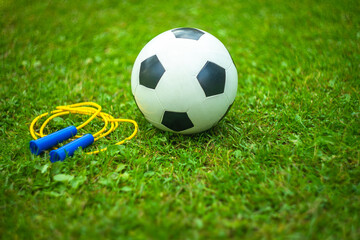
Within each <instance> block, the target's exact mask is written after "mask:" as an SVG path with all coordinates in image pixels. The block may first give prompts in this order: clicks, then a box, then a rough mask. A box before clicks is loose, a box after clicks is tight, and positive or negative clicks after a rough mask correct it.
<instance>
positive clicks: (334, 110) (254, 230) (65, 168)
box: [0, 0, 360, 239]
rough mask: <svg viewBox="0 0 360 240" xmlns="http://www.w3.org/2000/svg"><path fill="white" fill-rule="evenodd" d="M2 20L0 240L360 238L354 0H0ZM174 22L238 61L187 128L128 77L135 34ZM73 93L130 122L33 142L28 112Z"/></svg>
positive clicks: (359, 8)
mask: <svg viewBox="0 0 360 240" xmlns="http://www.w3.org/2000/svg"><path fill="white" fill-rule="evenodd" d="M0 24H1V25H0V26H1V29H0V31H1V39H0V58H1V70H0V74H1V75H0V76H1V81H0V130H1V131H0V153H1V155H0V182H1V184H0V238H3V239H49V238H50V239H95V238H119V239H123V238H124V239H144V238H145V239H220V238H230V239H239V238H242V239H260V238H261V239H285V238H286V239H359V236H360V224H359V223H360V219H359V218H360V217H359V212H360V204H359V202H360V186H359V182H360V170H359V159H360V141H359V135H360V132H359V129H360V121H359V115H360V108H359V90H360V89H359V85H360V74H359V73H360V5H359V4H358V2H357V1H349V0H345V1H340V0H330V1H318V0H317V1H310V0H309V1H307V0H304V1H284V0H274V1H262V0H254V1H235V0H225V1H189V0H184V1H153V2H148V1H101V0H98V1H8V0H5V1H4V0H0ZM176 27H196V28H200V29H203V30H205V31H207V32H210V33H212V34H213V35H215V36H216V37H218V38H219V39H220V40H221V41H222V42H223V43H224V44H225V46H226V47H227V48H228V50H229V52H230V53H231V55H232V57H233V59H234V61H235V63H236V66H237V69H238V74H239V89H238V95H237V97H236V100H235V103H234V105H233V107H232V109H231V111H230V112H229V113H228V115H227V117H226V118H225V119H224V120H223V121H222V122H221V123H220V124H219V125H218V126H217V127H215V128H214V129H212V130H210V131H208V132H205V133H202V134H198V135H194V136H190V137H189V136H178V135H176V134H171V133H166V132H162V131H159V130H156V129H155V128H153V127H152V126H151V125H150V124H149V123H147V122H146V121H145V120H144V119H143V117H142V115H141V113H140V112H139V111H138V109H137V107H136V104H135V102H134V101H133V98H132V95H131V91H130V74H131V68H132V64H133V62H134V61H135V58H136V56H137V54H138V53H139V52H140V50H141V48H142V47H143V46H144V45H145V44H146V43H147V42H148V41H149V40H150V39H152V38H153V37H155V36H156V35H158V34H159V33H161V32H163V31H166V30H169V29H172V28H176ZM80 101H95V102H98V103H99V104H101V105H103V106H104V110H105V111H106V112H109V113H112V114H113V115H114V116H116V117H127V118H133V119H135V120H137V121H138V122H139V126H140V132H139V134H138V136H137V137H136V139H135V140H134V141H131V142H129V143H127V144H126V145H124V146H122V147H117V148H115V147H113V148H111V149H110V150H109V151H107V152H105V153H102V154H99V155H97V156H87V155H85V154H82V153H77V154H76V156H75V157H73V158H71V159H68V160H66V161H65V162H62V163H55V164H50V162H49V160H48V154H45V155H43V156H39V157H35V156H32V155H30V151H29V150H28V142H29V140H30V139H31V137H30V134H29V132H28V128H29V124H30V122H31V120H32V119H33V118H34V117H35V116H36V115H37V114H39V113H43V112H46V111H49V110H52V109H53V108H54V107H55V106H57V105H65V104H71V103H76V102H80ZM77 121H79V119H77V118H71V117H69V118H65V119H60V118H59V119H55V121H54V122H52V129H53V130H54V129H59V128H62V127H65V126H67V125H68V124H69V123H76V122H77ZM100 125H101V124H100V123H95V124H94V126H93V129H88V130H89V131H92V130H95V129H97V128H96V127H99V126H100ZM130 131H131V129H130V126H124V128H123V130H122V131H121V130H120V131H117V132H116V133H114V134H113V135H112V137H111V138H112V140H110V143H111V142H114V141H116V140H115V139H116V138H118V139H120V138H121V137H123V136H126V135H127V134H128V133H129V132H130ZM110 143H109V142H108V141H102V142H101V143H100V145H101V146H102V145H108V144H110ZM97 147H99V145H97V146H94V147H93V148H97Z"/></svg>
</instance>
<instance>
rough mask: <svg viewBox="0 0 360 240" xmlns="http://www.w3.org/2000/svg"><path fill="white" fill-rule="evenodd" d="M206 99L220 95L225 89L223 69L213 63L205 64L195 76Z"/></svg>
mask: <svg viewBox="0 0 360 240" xmlns="http://www.w3.org/2000/svg"><path fill="white" fill-rule="evenodd" d="M197 79H198V80H199V83H200V85H201V87H202V89H203V90H204V92H205V95H206V97H210V96H213V95H217V94H221V93H223V92H224V89H225V69H224V68H223V67H220V66H219V65H217V64H215V63H213V62H209V61H208V62H206V64H205V66H204V67H203V68H202V69H201V71H200V72H199V74H198V75H197Z"/></svg>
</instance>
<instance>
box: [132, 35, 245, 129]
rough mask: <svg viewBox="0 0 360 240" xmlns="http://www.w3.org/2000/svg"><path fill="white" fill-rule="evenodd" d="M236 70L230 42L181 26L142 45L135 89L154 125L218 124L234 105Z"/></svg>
mask: <svg viewBox="0 0 360 240" xmlns="http://www.w3.org/2000/svg"><path fill="white" fill-rule="evenodd" d="M237 85H238V77H237V71H236V68H235V65H234V62H233V61H232V58H231V56H230V54H229V52H228V51H227V49H226V48H225V46H224V45H223V44H222V43H221V42H220V41H219V40H218V39H217V38H216V37H214V36H213V35H211V34H210V33H207V32H205V31H203V30H200V29H195V28H176V29H172V30H169V31H166V32H164V33H162V34H160V35H158V36H156V37H155V38H153V39H152V40H151V41H150V42H149V43H148V44H146V46H145V47H144V48H143V49H142V50H141V52H140V53H139V55H138V57H137V58H136V60H135V63H134V67H133V70H132V74H131V90H132V94H133V95H134V98H135V101H136V104H137V105H138V107H139V109H140V111H141V112H142V113H143V115H144V116H145V118H146V119H147V120H148V121H149V122H150V123H152V124H153V125H154V126H155V127H157V128H159V129H162V130H165V131H172V132H177V133H182V134H192V133H198V132H202V131H205V130H207V129H209V128H211V127H213V126H215V125H216V124H217V123H218V122H219V121H220V120H221V119H222V118H223V117H224V116H225V115H226V113H227V111H228V110H229V109H230V107H231V105H232V103H233V102H234V100H235V96H236V91H237Z"/></svg>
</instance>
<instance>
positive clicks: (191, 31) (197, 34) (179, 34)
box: [171, 28, 205, 40]
mask: <svg viewBox="0 0 360 240" xmlns="http://www.w3.org/2000/svg"><path fill="white" fill-rule="evenodd" d="M171 31H172V32H173V34H174V35H175V37H176V38H185V39H192V40H199V39H200V38H201V36H202V35H204V34H205V33H204V32H202V31H200V30H198V29H195V28H177V29H173V30H171Z"/></svg>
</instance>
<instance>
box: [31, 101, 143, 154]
mask: <svg viewBox="0 0 360 240" xmlns="http://www.w3.org/2000/svg"><path fill="white" fill-rule="evenodd" d="M101 109H102V108H101V106H100V105H99V104H96V103H94V102H82V103H76V104H72V105H68V106H58V107H56V110H54V111H51V112H50V114H52V115H50V117H48V118H47V119H46V120H45V121H44V123H43V124H42V125H41V127H40V129H39V132H36V131H35V129H34V127H35V124H36V123H37V121H38V120H40V119H41V118H43V117H45V116H48V115H49V113H43V114H41V115H39V116H37V117H36V118H35V119H34V120H33V121H32V122H31V124H30V134H31V136H32V137H33V138H34V139H35V140H36V139H38V137H45V136H46V135H45V134H44V129H45V127H46V125H47V124H48V123H49V122H50V121H51V120H52V119H54V118H56V117H59V116H63V115H67V114H70V113H71V114H82V115H90V117H89V118H88V119H87V120H86V121H85V122H83V123H82V124H80V125H79V126H77V127H76V129H77V130H79V129H81V128H83V127H85V126H86V125H88V124H89V123H90V122H91V121H92V120H93V119H94V118H100V119H102V121H103V122H104V127H103V128H102V129H101V130H100V131H98V132H96V133H95V134H93V136H94V141H97V140H99V139H100V138H103V137H106V136H107V135H109V134H110V133H112V132H113V131H115V130H116V128H117V127H118V126H119V122H128V123H132V124H133V125H134V131H133V132H132V134H131V135H130V136H129V137H127V138H125V139H123V140H122V141H120V142H117V143H116V144H115V145H121V144H123V143H124V142H125V141H127V140H130V139H132V138H133V137H135V135H136V133H137V132H138V128H139V127H138V124H137V123H136V122H135V121H134V120H131V119H122V118H114V117H113V116H111V115H110V114H108V113H104V112H101ZM109 124H110V127H109V129H108V125H109ZM75 137H76V138H79V137H81V136H75ZM106 149H107V148H103V149H100V150H98V151H93V152H88V153H86V154H96V153H99V152H103V151H106Z"/></svg>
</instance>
